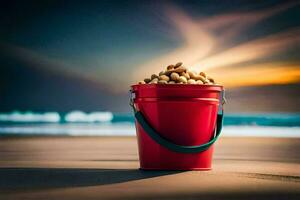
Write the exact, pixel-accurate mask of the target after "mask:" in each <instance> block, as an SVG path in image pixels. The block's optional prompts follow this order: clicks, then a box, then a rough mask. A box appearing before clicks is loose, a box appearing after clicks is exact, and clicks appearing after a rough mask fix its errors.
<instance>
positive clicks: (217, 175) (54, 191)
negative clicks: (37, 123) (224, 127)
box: [0, 137, 300, 200]
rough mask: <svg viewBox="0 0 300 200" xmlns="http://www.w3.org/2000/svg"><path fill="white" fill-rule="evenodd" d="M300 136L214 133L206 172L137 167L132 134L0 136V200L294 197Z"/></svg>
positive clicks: (299, 181) (298, 187)
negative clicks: (222, 135) (210, 163)
mask: <svg viewBox="0 0 300 200" xmlns="http://www.w3.org/2000/svg"><path fill="white" fill-rule="evenodd" d="M299 155H300V139H283V138H227V137H225V138H221V139H220V140H219V141H218V142H217V144H216V151H215V156H214V162H213V164H214V165H213V170H212V171H141V170H138V167H139V163H138V155H137V145H136V140H135V138H134V137H1V138H0V199H1V200H6V199H14V200H18V199H39V200H40V199H64V200H68V199H84V200H86V199H97V200H99V199H183V198H184V199H201V198H203V199H299V198H300V156H299Z"/></svg>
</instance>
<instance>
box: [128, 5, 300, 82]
mask: <svg viewBox="0 0 300 200" xmlns="http://www.w3.org/2000/svg"><path fill="white" fill-rule="evenodd" d="M298 4H299V2H288V3H285V4H281V5H278V6H275V7H272V8H268V9H264V10H259V11H251V12H234V13H225V14H219V15H215V16H209V17H201V18H193V17H191V16H189V15H188V14H187V13H185V12H184V11H183V10H181V9H180V8H178V7H176V6H174V5H172V6H168V7H167V9H166V12H165V13H166V19H167V20H166V22H168V23H170V24H171V25H172V26H174V27H175V30H176V31H177V32H178V33H179V35H180V37H181V38H180V39H181V41H182V42H181V46H179V47H178V48H177V49H174V50H173V51H172V52H169V53H167V54H164V55H161V56H160V57H158V58H154V59H152V60H150V61H148V62H146V63H145V64H143V65H141V66H140V67H139V68H138V70H137V71H136V72H135V73H134V77H133V79H135V80H139V79H142V78H143V77H146V76H147V75H148V76H150V75H151V74H149V72H150V70H149V69H151V71H153V70H154V71H155V72H159V71H160V70H162V68H163V67H165V66H167V65H169V64H171V63H176V62H177V61H183V62H184V63H185V64H186V66H190V67H191V68H193V69H196V70H208V69H212V68H216V69H220V68H222V67H228V66H230V65H236V64H241V65H242V64H245V63H249V62H250V63H251V62H252V63H254V62H256V61H258V60H260V59H265V58H268V57H271V56H274V55H278V54H280V53H284V52H285V51H286V50H287V49H288V48H290V47H291V46H295V45H297V44H299V41H300V29H299V28H292V29H288V30H283V31H281V32H279V33H270V34H269V35H265V36H261V37H260V38H254V39H252V40H250V41H244V42H241V43H236V37H238V36H239V35H240V34H242V32H243V31H246V30H248V29H250V28H251V27H252V26H253V25H255V24H257V23H259V22H261V21H262V20H264V19H267V18H269V17H272V16H274V15H276V14H278V13H280V12H283V11H285V10H287V9H289V8H292V7H294V6H296V5H298ZM247 69H249V68H247ZM293 69H294V68H293ZM295 69H297V67H296V68H295ZM290 70H292V69H290ZM241 73H247V71H246V70H243V72H241ZM272 73H281V71H278V69H277V70H274V71H273V72H272ZM220 78H221V76H220ZM269 80H271V79H269ZM272 80H273V81H275V79H272ZM286 80H291V79H286ZM220 81H221V82H222V79H220ZM235 81H236V82H235V84H236V85H241V84H239V81H241V80H239V79H235ZM291 81H294V79H293V80H291ZM277 82H278V81H277ZM244 83H245V82H244ZM270 83H271V82H270ZM245 84H246V83H245ZM248 84H253V83H252V82H251V83H250V82H248ZM229 85H234V84H229Z"/></svg>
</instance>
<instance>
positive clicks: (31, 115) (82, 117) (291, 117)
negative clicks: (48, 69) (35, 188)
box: [0, 111, 300, 127]
mask: <svg viewBox="0 0 300 200" xmlns="http://www.w3.org/2000/svg"><path fill="white" fill-rule="evenodd" d="M120 122H130V123H134V117H133V114H132V113H112V112H103V111H95V112H89V113H87V112H83V111H71V112H67V113H58V112H45V113H37V112H30V111H29V112H19V111H14V112H10V113H0V126H3V125H7V124H24V123H31V124H34V123H36V124H39V123H55V124H57V123H58V124H67V123H75V124H76V123H101V124H102V123H120ZM224 125H225V126H253V125H255V126H280V127H300V114H298V113H296V114H293V113H263V114H249V113H244V114H240V113H236V114H225V116H224Z"/></svg>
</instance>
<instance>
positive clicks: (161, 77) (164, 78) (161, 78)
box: [159, 75, 170, 82]
mask: <svg viewBox="0 0 300 200" xmlns="http://www.w3.org/2000/svg"><path fill="white" fill-rule="evenodd" d="M159 80H164V81H167V82H168V81H169V80H170V78H169V77H168V76H167V75H161V76H159Z"/></svg>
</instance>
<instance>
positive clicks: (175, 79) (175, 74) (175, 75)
mask: <svg viewBox="0 0 300 200" xmlns="http://www.w3.org/2000/svg"><path fill="white" fill-rule="evenodd" d="M170 78H171V80H172V81H177V80H178V79H179V74H177V73H176V72H173V73H172V74H171V75H170Z"/></svg>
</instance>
